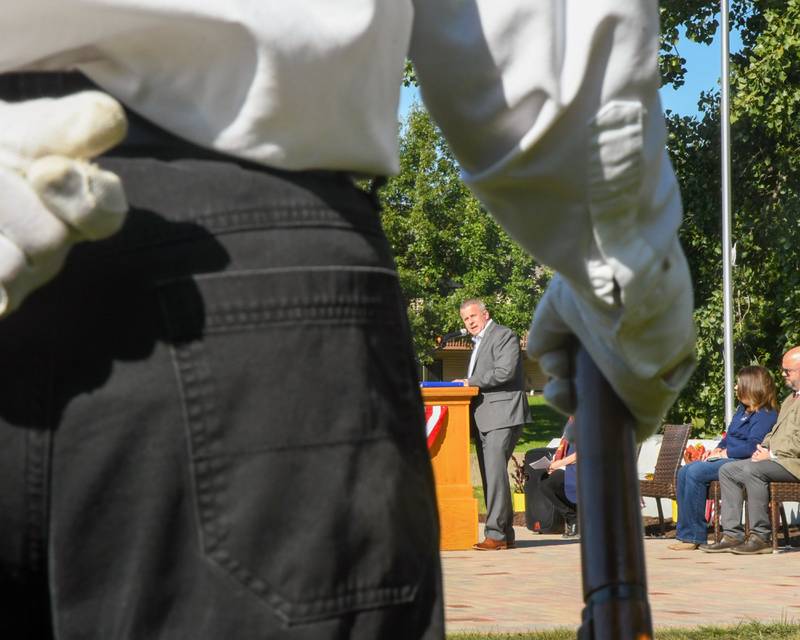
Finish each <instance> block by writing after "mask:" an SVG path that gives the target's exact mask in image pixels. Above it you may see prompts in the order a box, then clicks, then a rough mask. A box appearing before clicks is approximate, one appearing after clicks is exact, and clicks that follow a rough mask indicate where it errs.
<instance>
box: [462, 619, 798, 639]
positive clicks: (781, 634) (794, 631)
mask: <svg viewBox="0 0 800 640" xmlns="http://www.w3.org/2000/svg"><path fill="white" fill-rule="evenodd" d="M575 631H576V630H575V629H556V630H553V631H539V632H536V633H448V634H447V640H575ZM707 639H713V640H800V626H798V625H796V624H788V623H776V624H761V623H759V622H747V623H742V624H740V625H738V626H735V627H710V626H698V627H696V628H693V629H656V631H655V640H707Z"/></svg>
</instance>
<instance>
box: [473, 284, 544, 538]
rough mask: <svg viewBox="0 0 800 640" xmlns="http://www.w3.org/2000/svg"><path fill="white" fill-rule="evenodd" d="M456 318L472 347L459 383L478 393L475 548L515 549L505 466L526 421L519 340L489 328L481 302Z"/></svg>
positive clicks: (491, 325) (497, 327)
mask: <svg viewBox="0 0 800 640" xmlns="http://www.w3.org/2000/svg"><path fill="white" fill-rule="evenodd" d="M460 313H461V319H462V320H463V321H464V326H465V327H466V328H467V331H469V333H470V335H471V336H472V341H473V342H474V343H475V346H474V347H473V349H472V357H471V358H470V361H469V369H468V371H467V377H466V378H465V379H462V382H464V383H465V384H467V385H469V386H471V387H478V388H479V389H480V393H479V394H478V396H477V397H476V398H475V400H474V401H473V403H472V417H473V424H474V428H475V432H476V445H477V446H476V449H477V452H478V465H479V466H480V470H481V481H482V482H483V495H484V496H485V498H486V527H485V529H484V536H485V538H484V540H483V542H479V543H478V544H476V545H474V548H475V549H477V550H479V551H493V550H500V549H508V548H510V547H513V546H514V528H513V526H512V524H513V517H514V511H513V508H512V506H511V489H510V487H509V483H508V460H509V458H510V457H511V454H512V453H513V452H514V445H515V444H516V443H517V439H518V438H519V435H520V433H521V432H522V425H523V424H525V423H526V422H528V421H530V409H529V408H528V401H527V399H526V398H525V392H524V391H523V379H524V376H523V369H522V358H521V357H520V346H519V338H518V337H517V335H516V334H515V333H514V332H513V331H511V329H509V328H508V327H504V326H502V325H499V324H497V323H496V322H493V321H492V319H491V318H490V317H489V312H488V311H487V310H486V306H485V305H484V304H483V302H482V301H481V300H478V299H470V300H465V301H464V302H462V303H461V309H460Z"/></svg>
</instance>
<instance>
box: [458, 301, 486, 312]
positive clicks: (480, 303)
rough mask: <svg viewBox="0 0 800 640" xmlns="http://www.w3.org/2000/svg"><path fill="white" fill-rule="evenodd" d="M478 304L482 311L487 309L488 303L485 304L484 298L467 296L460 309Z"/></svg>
mask: <svg viewBox="0 0 800 640" xmlns="http://www.w3.org/2000/svg"><path fill="white" fill-rule="evenodd" d="M473 304H477V305H478V307H479V308H480V310H481V311H486V305H485V304H483V300H481V299H480V298H467V299H466V300H464V302H462V303H461V306H460V307H459V308H458V310H459V311H463V310H464V309H466V308H467V307H469V306H471V305H473Z"/></svg>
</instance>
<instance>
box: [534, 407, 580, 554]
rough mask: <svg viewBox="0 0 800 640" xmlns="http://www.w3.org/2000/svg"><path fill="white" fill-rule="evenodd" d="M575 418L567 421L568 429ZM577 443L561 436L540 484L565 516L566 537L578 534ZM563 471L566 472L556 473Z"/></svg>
mask: <svg viewBox="0 0 800 640" xmlns="http://www.w3.org/2000/svg"><path fill="white" fill-rule="evenodd" d="M571 422H573V418H572V417H570V419H569V420H568V421H567V427H566V428H565V434H566V430H567V429H568V428H569V426H570V423H571ZM576 459H577V456H576V453H575V444H574V443H570V442H567V438H566V437H564V438H561V444H559V446H558V450H557V451H556V454H555V456H553V461H552V462H551V463H550V466H549V467H548V468H547V474H548V475H547V476H546V477H545V478H544V479H542V481H541V482H540V484H539V490H540V491H541V492H542V494H543V495H544V496H545V497H546V498H547V499H548V500H549V501H550V502H552V503H553V507H554V508H555V510H556V513H558V514H559V515H560V516H561V517H562V518H564V535H563V536H562V537H564V538H576V537H577V536H578V509H577V505H576V503H577V501H578V496H577V495H576V493H577V492H576V483H575V460H576ZM557 471H563V472H564V473H556V472H557Z"/></svg>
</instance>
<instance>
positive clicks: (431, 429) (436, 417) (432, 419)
mask: <svg viewBox="0 0 800 640" xmlns="http://www.w3.org/2000/svg"><path fill="white" fill-rule="evenodd" d="M446 416H447V407H446V406H444V405H438V404H435V405H426V406H425V435H426V436H427V438H428V449H430V448H431V447H433V445H434V444H436V441H437V440H438V438H439V434H440V433H441V431H442V425H444V420H445V417H446Z"/></svg>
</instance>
